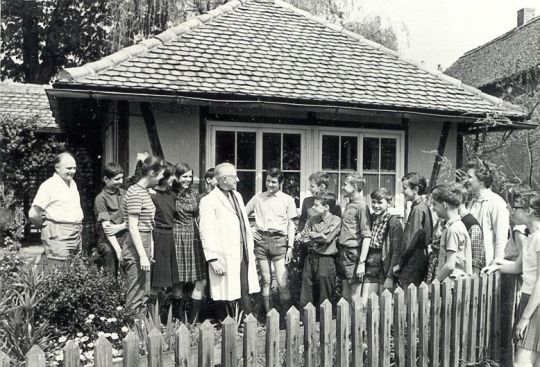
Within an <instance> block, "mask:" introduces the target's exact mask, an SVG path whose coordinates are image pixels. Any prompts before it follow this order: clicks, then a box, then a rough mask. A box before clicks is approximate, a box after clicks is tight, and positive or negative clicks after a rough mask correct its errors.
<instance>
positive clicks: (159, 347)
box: [148, 327, 163, 367]
mask: <svg viewBox="0 0 540 367" xmlns="http://www.w3.org/2000/svg"><path fill="white" fill-rule="evenodd" d="M162 360H163V336H162V335H161V332H160V331H159V330H158V329H156V328H155V327H154V328H153V329H152V330H151V331H150V334H148V367H161V364H162Z"/></svg>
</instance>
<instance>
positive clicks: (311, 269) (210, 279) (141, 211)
mask: <svg viewBox="0 0 540 367" xmlns="http://www.w3.org/2000/svg"><path fill="white" fill-rule="evenodd" d="M55 163H56V166H55V167H56V173H55V174H54V176H53V177H52V178H50V179H49V180H47V181H45V182H44V183H43V184H42V185H41V187H40V189H39V190H38V193H37V195H36V198H35V199H34V202H33V204H32V208H31V210H30V213H29V217H30V219H31V220H32V221H33V222H34V223H35V224H38V225H40V226H41V228H42V239H43V243H44V245H45V254H46V258H47V260H48V261H49V262H52V263H54V262H58V261H63V260H65V259H66V258H67V256H68V255H70V254H73V253H76V252H77V249H79V248H80V223H81V221H82V211H81V210H79V209H80V206H79V208H73V203H74V202H75V201H77V202H78V192H77V188H76V185H75V183H74V182H73V180H72V179H73V174H74V173H75V169H76V164H75V160H74V159H73V157H72V156H71V155H69V154H68V153H63V154H61V155H59V156H58V157H57V160H56V162H55ZM466 168H467V178H466V180H465V182H464V183H463V184H462V183H452V184H449V185H437V186H435V187H433V188H431V189H430V190H429V192H428V185H427V182H426V179H425V178H424V177H423V176H422V175H420V174H418V173H408V174H406V175H405V176H404V177H403V178H402V188H403V190H402V192H403V195H404V197H405V199H406V200H407V201H409V202H410V211H409V214H408V216H407V218H406V221H405V225H404V226H403V225H402V224H401V221H400V219H399V218H398V217H397V216H394V215H392V214H391V213H390V207H391V205H392V201H393V197H392V195H391V193H390V192H389V191H388V190H387V189H386V188H382V187H381V188H377V189H376V190H374V191H373V192H371V193H369V199H370V203H369V204H370V205H368V203H367V202H366V200H365V199H364V192H363V191H364V188H365V185H366V181H365V179H364V178H363V177H362V176H361V175H360V174H359V173H357V172H350V173H347V174H346V175H345V176H344V178H343V180H342V185H341V188H340V189H341V192H342V196H343V198H344V201H345V202H346V204H345V206H344V208H343V210H342V208H341V207H340V206H339V205H338V203H337V200H336V195H335V194H333V193H331V192H329V191H328V188H329V181H330V178H329V175H328V174H326V173H324V172H315V173H313V174H312V175H310V176H309V190H310V192H311V195H312V196H311V197H308V198H306V199H305V200H304V201H303V203H302V208H301V211H300V215H298V213H297V209H296V206H295V203H294V200H293V198H292V197H291V196H289V195H287V194H286V193H284V192H282V191H281V186H282V183H283V181H284V174H283V172H282V171H281V170H280V169H279V168H270V169H268V170H267V171H266V175H265V185H266V191H264V192H261V193H258V194H256V195H255V196H254V197H253V198H251V199H250V200H249V201H248V202H247V204H245V205H244V201H243V198H242V196H241V195H240V194H239V193H238V192H237V191H236V186H237V183H238V182H239V179H238V176H237V173H236V169H235V167H234V166H233V165H231V164H229V163H222V164H219V165H218V166H216V167H215V169H213V170H209V171H208V172H207V173H206V175H205V181H206V185H207V189H206V191H205V192H204V193H202V194H199V192H198V190H196V189H195V188H194V186H193V170H192V169H191V168H190V167H189V166H188V165H187V164H185V163H178V164H176V165H171V164H168V163H167V162H165V161H164V160H163V159H161V158H159V157H155V156H148V157H146V158H144V160H142V162H140V163H139V165H138V175H137V177H136V179H135V180H133V183H132V185H131V186H129V188H128V189H127V191H124V190H123V189H122V185H123V181H124V180H123V174H124V173H123V171H122V168H121V167H120V166H119V165H118V164H116V163H108V164H106V166H105V169H104V173H103V179H104V183H105V187H104V189H103V191H102V192H101V193H100V194H99V195H98V196H97V197H96V200H95V212H96V218H97V221H98V223H99V224H100V228H101V229H102V232H101V236H100V241H99V250H100V252H101V254H102V257H103V259H104V266H105V267H106V268H108V269H110V271H112V272H114V273H115V274H116V273H117V271H118V265H119V264H120V263H122V266H123V268H124V270H125V273H126V278H127V295H126V303H127V304H128V305H129V306H130V307H132V308H133V309H134V310H136V311H137V312H140V311H143V310H144V309H145V307H146V302H147V300H148V299H152V295H156V294H157V293H158V292H160V291H162V290H163V289H166V288H167V289H170V290H171V294H172V305H173V312H174V315H175V316H176V317H181V316H182V314H183V304H182V299H183V298H184V297H183V294H182V293H183V289H184V285H185V284H186V283H194V288H193V291H192V293H191V294H190V297H191V298H192V304H193V306H192V309H191V313H190V315H189V319H190V321H194V320H196V318H197V315H198V314H199V312H200V307H201V300H202V298H203V296H204V294H205V290H206V289H207V288H208V289H209V293H210V297H211V298H212V299H214V300H221V301H236V302H238V301H239V302H240V307H241V308H242V309H243V310H244V312H245V313H246V314H247V313H250V312H251V303H250V298H249V295H250V294H253V293H259V292H261V293H262V299H263V304H264V308H265V311H269V310H270V309H271V308H272V297H271V283H272V279H273V278H274V277H273V276H272V273H274V272H275V280H276V282H277V286H278V290H279V297H280V300H281V309H282V310H283V311H286V310H288V308H289V307H290V305H291V292H290V288H289V281H288V279H289V276H288V267H289V264H290V263H291V261H292V260H293V249H294V247H295V246H300V250H301V251H300V253H301V254H302V255H301V261H302V263H303V269H302V288H301V295H300V306H304V305H306V304H307V303H310V302H311V303H313V304H315V305H320V304H321V303H322V302H323V301H324V300H326V299H330V298H331V296H332V292H333V291H334V289H335V285H336V283H335V281H336V278H338V279H340V281H341V284H342V289H343V293H342V294H343V297H345V299H347V300H348V301H353V300H361V301H363V302H365V301H366V300H367V297H369V295H370V294H371V293H373V292H376V293H379V292H381V291H382V290H384V289H390V290H392V289H394V288H395V287H396V286H401V287H403V288H405V287H407V286H408V285H410V284H415V285H419V284H420V283H421V282H423V281H425V282H428V283H429V282H432V281H433V280H435V279H437V280H438V281H444V280H445V279H447V278H448V277H461V276H470V275H473V274H480V273H481V272H486V273H491V272H494V271H500V272H502V273H522V274H523V285H522V288H521V294H522V295H521V300H520V304H519V307H518V312H517V315H516V327H515V333H516V336H517V337H518V338H519V339H520V341H519V344H518V346H519V349H518V353H517V357H516V358H517V359H516V363H517V364H520V365H521V364H522V365H532V364H533V363H540V362H539V361H540V359H539V355H540V307H539V305H540V272H539V271H538V264H539V263H540V238H539V237H538V236H537V233H538V230H539V229H540V194H539V193H537V192H534V191H532V190H530V188H528V187H525V186H524V185H520V186H517V187H516V188H515V189H513V190H512V191H511V195H509V196H508V203H507V202H505V200H504V199H503V198H502V197H501V196H499V195H498V194H496V193H494V192H493V191H492V190H491V186H492V184H493V180H494V176H493V173H492V171H491V169H490V167H488V166H487V165H486V164H484V163H483V162H482V161H480V160H475V161H472V162H471V163H470V164H469V165H467V167H466ZM471 196H472V200H470V202H469V197H471ZM467 202H468V205H467ZM511 214H512V215H511ZM251 215H253V216H252V217H254V220H253V221H251V222H250V216H251ZM434 218H437V219H436V220H434ZM511 218H512V222H513V227H512V229H511V227H510V222H511V220H510V219H511ZM296 222H297V223H298V225H296ZM251 223H252V224H251ZM78 230H79V232H77V231H78ZM510 253H512V254H513V255H511V256H510V255H509V254H510ZM505 257H506V258H505ZM535 361H536V362H535Z"/></svg>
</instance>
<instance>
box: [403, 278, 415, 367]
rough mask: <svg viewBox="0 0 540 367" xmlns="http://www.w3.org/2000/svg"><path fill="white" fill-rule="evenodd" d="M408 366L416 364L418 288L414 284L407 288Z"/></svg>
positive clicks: (412, 366)
mask: <svg viewBox="0 0 540 367" xmlns="http://www.w3.org/2000/svg"><path fill="white" fill-rule="evenodd" d="M406 295H407V359H406V365H407V367H415V366H416V336H417V322H418V301H417V289H416V286H415V285H414V284H410V285H409V287H408V288H407V294H406Z"/></svg>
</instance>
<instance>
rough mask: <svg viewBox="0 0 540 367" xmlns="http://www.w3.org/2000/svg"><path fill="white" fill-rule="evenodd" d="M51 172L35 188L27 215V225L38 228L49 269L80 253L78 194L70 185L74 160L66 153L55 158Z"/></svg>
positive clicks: (75, 187) (80, 215) (73, 172)
mask: <svg viewBox="0 0 540 367" xmlns="http://www.w3.org/2000/svg"><path fill="white" fill-rule="evenodd" d="M54 169H55V173H54V174H53V175H52V177H50V178H49V179H47V180H46V181H45V182H43V183H42V184H41V186H39V189H38V192H37V194H36V197H35V198H34V202H33V203H32V207H31V208H30V211H29V212H28V217H29V219H30V221H31V222H32V223H33V224H34V225H36V226H37V227H41V241H42V243H43V246H44V248H45V256H46V257H47V263H48V264H50V265H54V264H58V263H62V262H64V261H65V260H67V258H68V257H69V256H70V255H73V254H78V253H79V252H80V250H81V232H82V220H83V211H82V208H81V200H80V197H79V191H78V190H77V184H76V183H75V181H73V176H74V175H75V172H76V170H77V164H76V163H75V158H73V156H72V155H71V154H69V153H61V154H59V155H57V156H56V157H55V160H54Z"/></svg>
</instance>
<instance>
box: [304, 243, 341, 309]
mask: <svg viewBox="0 0 540 367" xmlns="http://www.w3.org/2000/svg"><path fill="white" fill-rule="evenodd" d="M335 282H336V264H335V260H334V256H324V255H319V254H317V253H315V252H310V253H308V255H307V256H306V260H305V261H304V270H303V271H302V291H301V293H300V307H304V306H305V305H307V304H308V303H310V302H311V303H313V305H314V306H315V307H317V308H318V306H320V304H321V303H322V302H324V300H325V299H331V297H332V289H333V288H334V285H335ZM314 302H315V303H314Z"/></svg>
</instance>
